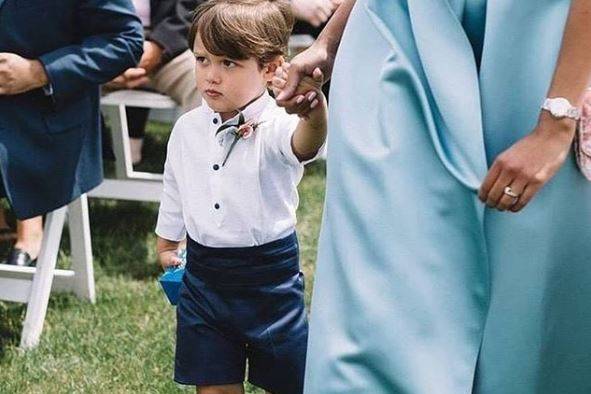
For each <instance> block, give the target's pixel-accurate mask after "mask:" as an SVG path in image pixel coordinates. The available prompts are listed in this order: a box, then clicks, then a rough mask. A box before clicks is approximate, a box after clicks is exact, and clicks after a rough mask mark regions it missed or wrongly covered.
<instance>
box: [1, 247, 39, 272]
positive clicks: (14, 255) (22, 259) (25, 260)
mask: <svg viewBox="0 0 591 394" xmlns="http://www.w3.org/2000/svg"><path fill="white" fill-rule="evenodd" d="M33 263H35V260H33V259H32V258H31V255H29V254H28V253H27V252H25V251H24V250H22V249H19V248H12V250H11V251H10V253H8V258H7V259H6V264H10V265H18V266H21V267H28V266H30V265H33Z"/></svg>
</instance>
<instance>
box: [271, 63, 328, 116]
mask: <svg viewBox="0 0 591 394" xmlns="http://www.w3.org/2000/svg"><path fill="white" fill-rule="evenodd" d="M290 67H291V66H290V64H289V63H284V64H283V66H282V67H280V68H278V69H277V71H276V72H275V77H273V80H272V88H273V93H274V94H275V96H276V97H277V96H281V95H282V92H284V90H285V89H286V87H287V86H288V83H289V82H288V78H289V75H290V73H289V69H290ZM323 83H324V74H323V73H322V70H320V68H318V67H316V68H315V69H314V70H313V71H312V75H311V76H308V75H304V76H302V77H301V79H299V81H298V84H297V86H295V88H294V89H293V93H292V96H291V97H292V98H291V99H290V100H288V101H287V105H282V106H284V107H285V108H286V111H287V112H288V113H290V114H297V115H298V116H300V117H302V118H307V117H308V115H309V113H310V111H312V110H313V109H314V108H315V107H316V106H317V105H318V103H319V99H321V98H322V99H323V97H322V84H323ZM280 105H281V104H280Z"/></svg>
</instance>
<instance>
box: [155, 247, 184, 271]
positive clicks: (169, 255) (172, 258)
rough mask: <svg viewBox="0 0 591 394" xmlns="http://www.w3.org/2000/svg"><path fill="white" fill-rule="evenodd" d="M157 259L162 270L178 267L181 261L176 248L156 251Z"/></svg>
mask: <svg viewBox="0 0 591 394" xmlns="http://www.w3.org/2000/svg"><path fill="white" fill-rule="evenodd" d="M158 260H159V261H160V265H161V266H162V268H163V269H164V270H166V269H168V268H173V267H178V266H179V265H181V263H182V261H181V259H180V258H179V257H178V255H177V251H176V250H163V251H162V252H159V253H158Z"/></svg>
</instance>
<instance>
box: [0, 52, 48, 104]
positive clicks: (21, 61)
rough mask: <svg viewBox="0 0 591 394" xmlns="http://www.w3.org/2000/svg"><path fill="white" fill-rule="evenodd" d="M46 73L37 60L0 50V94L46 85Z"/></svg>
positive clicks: (11, 93) (16, 92)
mask: <svg viewBox="0 0 591 394" xmlns="http://www.w3.org/2000/svg"><path fill="white" fill-rule="evenodd" d="M47 82H48V79H47V74H46V73H45V69H44V68H43V65H42V64H41V62H40V61H38V60H31V59H25V58H24V57H22V56H19V55H17V54H14V53H8V52H0V95H14V94H19V93H24V92H28V91H30V90H33V89H37V88H40V87H42V86H45V85H47Z"/></svg>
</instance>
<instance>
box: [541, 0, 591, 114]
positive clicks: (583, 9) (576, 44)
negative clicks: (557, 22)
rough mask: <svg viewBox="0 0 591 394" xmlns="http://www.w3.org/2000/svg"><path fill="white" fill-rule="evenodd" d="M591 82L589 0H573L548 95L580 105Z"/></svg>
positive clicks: (590, 10) (590, 9)
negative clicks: (563, 98)
mask: <svg viewBox="0 0 591 394" xmlns="http://www.w3.org/2000/svg"><path fill="white" fill-rule="evenodd" d="M590 82H591V1H590V0H573V2H572V4H571V9H570V12H569V16H568V20H567V22H566V27H565V31H564V36H563V40H562V47H561V49H560V55H559V57H558V62H557V66H556V70H555V72H554V77H553V79H552V84H551V87H550V90H549V92H548V96H549V97H565V98H567V99H568V100H569V101H570V102H571V103H573V105H576V106H581V104H582V101H583V96H584V92H585V89H586V87H587V86H588V85H589V83H590Z"/></svg>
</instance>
